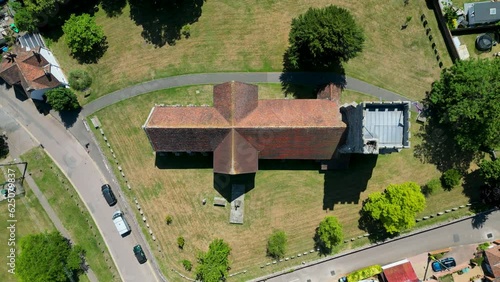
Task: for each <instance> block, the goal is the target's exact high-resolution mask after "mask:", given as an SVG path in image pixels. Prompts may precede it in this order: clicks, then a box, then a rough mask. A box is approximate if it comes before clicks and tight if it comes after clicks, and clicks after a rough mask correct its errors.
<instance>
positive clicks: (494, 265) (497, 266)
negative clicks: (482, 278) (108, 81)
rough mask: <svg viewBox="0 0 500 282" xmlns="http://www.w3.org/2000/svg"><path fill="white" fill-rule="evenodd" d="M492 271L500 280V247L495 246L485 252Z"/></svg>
mask: <svg viewBox="0 0 500 282" xmlns="http://www.w3.org/2000/svg"><path fill="white" fill-rule="evenodd" d="M484 253H485V254H486V258H487V259H488V263H489V265H490V267H491V271H492V272H493V275H494V276H495V278H500V245H494V246H493V247H492V248H489V249H486V250H485V251H484Z"/></svg>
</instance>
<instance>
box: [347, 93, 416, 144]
mask: <svg viewBox="0 0 500 282" xmlns="http://www.w3.org/2000/svg"><path fill="white" fill-rule="evenodd" d="M410 108H411V106H410V102H408V101H405V102H365V103H361V104H359V105H358V104H356V103H351V104H346V105H343V106H342V108H341V111H342V115H343V119H344V122H346V123H347V124H348V127H347V130H348V132H347V140H346V144H345V145H344V146H342V147H341V148H340V152H341V153H358V154H379V153H385V152H392V151H400V150H401V149H403V148H409V147H410Z"/></svg>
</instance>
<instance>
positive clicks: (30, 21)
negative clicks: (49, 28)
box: [13, 0, 65, 32]
mask: <svg viewBox="0 0 500 282" xmlns="http://www.w3.org/2000/svg"><path fill="white" fill-rule="evenodd" d="M64 1H65V0H24V1H22V4H15V5H14V7H13V9H14V10H15V11H16V15H15V16H14V22H15V24H16V26H17V27H18V28H19V29H20V30H23V31H29V32H33V31H36V30H37V28H38V27H42V26H43V25H45V24H47V22H48V21H49V19H50V18H51V17H53V16H54V15H55V14H56V13H57V11H58V10H59V7H60V4H63V3H64Z"/></svg>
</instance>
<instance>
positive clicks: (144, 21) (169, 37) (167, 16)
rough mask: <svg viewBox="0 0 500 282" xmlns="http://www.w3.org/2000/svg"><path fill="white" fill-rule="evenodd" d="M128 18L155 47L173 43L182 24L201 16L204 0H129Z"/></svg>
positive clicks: (178, 34) (191, 21)
mask: <svg viewBox="0 0 500 282" xmlns="http://www.w3.org/2000/svg"><path fill="white" fill-rule="evenodd" d="M128 2H129V5H130V18H131V19H132V20H133V21H135V23H136V25H140V26H142V29H143V31H142V33H141V35H142V37H143V38H144V40H145V41H146V42H148V43H151V44H153V45H155V47H162V46H164V45H165V44H168V45H175V42H176V41H177V40H179V39H180V38H181V29H182V27H183V26H185V25H188V24H193V23H195V22H197V21H198V19H199V17H200V16H201V11H202V9H201V8H202V6H203V3H204V2H205V1H204V0H182V1H181V0H129V1H128Z"/></svg>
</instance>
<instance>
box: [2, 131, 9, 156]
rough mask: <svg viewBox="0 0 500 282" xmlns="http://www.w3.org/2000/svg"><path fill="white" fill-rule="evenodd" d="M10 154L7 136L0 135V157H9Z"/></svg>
mask: <svg viewBox="0 0 500 282" xmlns="http://www.w3.org/2000/svg"><path fill="white" fill-rule="evenodd" d="M8 154H9V144H8V143H7V136H5V135H0V159H3V158H5V157H7V155H8Z"/></svg>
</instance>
